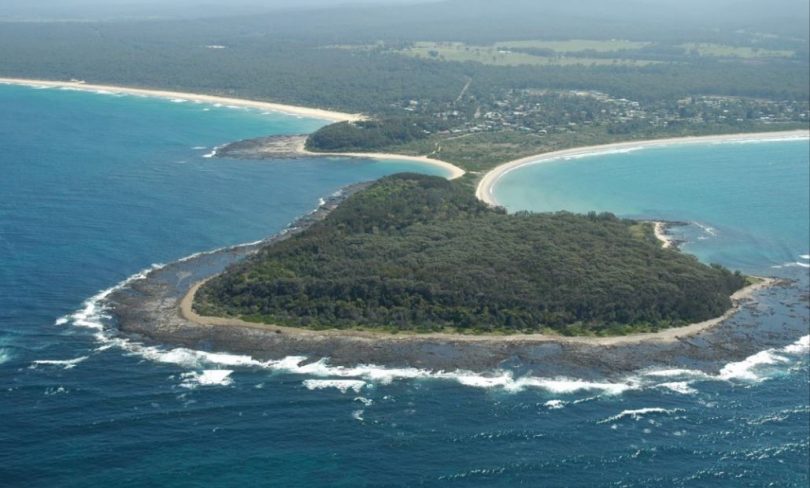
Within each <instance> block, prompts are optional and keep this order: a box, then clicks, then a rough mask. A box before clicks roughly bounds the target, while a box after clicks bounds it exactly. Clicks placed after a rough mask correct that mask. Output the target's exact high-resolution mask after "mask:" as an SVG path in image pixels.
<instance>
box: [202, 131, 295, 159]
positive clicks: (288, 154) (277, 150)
mask: <svg viewBox="0 0 810 488" xmlns="http://www.w3.org/2000/svg"><path fill="white" fill-rule="evenodd" d="M306 142H307V136H306V135H292V136H268V137H257V138H254V139H244V140H241V141H236V142H231V143H230V144H225V145H224V146H220V147H218V148H217V150H216V152H215V153H214V155H215V156H216V157H218V158H231V159H259V160H261V159H300V158H304V157H308V154H307V153H306V150H305V149H304V146H305V144H306Z"/></svg>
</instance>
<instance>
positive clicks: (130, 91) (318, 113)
mask: <svg viewBox="0 0 810 488" xmlns="http://www.w3.org/2000/svg"><path fill="white" fill-rule="evenodd" d="M0 84H4V85H16V86H29V87H47V88H68V89H71V90H78V91H86V92H91V93H92V92H95V93H98V92H105V94H106V93H113V94H114V93H121V94H126V95H135V96H145V97H152V98H162V99H168V100H187V101H190V102H200V103H210V104H221V105H231V106H236V107H242V108H254V109H259V110H266V111H269V112H276V113H280V114H286V115H294V116H296V115H297V116H302V117H309V118H314V119H319V120H325V121H329V122H356V121H359V120H364V119H365V118H366V117H365V116H364V115H362V114H349V113H345V112H337V111H333V110H324V109H319V108H311V107H301V106H297V105H285V104H281V103H273V102H261V101H257V100H248V99H244V98H231V97H224V96H218V95H203V94H199V93H188V92H177V91H171V90H160V89H150V88H133V87H126V86H117V85H97V84H94V83H85V82H79V81H54V80H35V79H27V78H4V77H0Z"/></svg>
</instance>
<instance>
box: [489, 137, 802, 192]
mask: <svg viewBox="0 0 810 488" xmlns="http://www.w3.org/2000/svg"><path fill="white" fill-rule="evenodd" d="M798 139H810V131H805V130H795V131H784V132H756V133H750V134H745V133H743V134H727V135H718V136H700V137H677V138H670V139H652V140H646V141H631V142H618V143H615V144H605V145H602V146H588V147H577V148H573V149H566V150H563V151H554V152H550V153H543V154H537V155H534V156H528V157H525V158H520V159H517V160H515V161H511V162H508V163H504V164H502V165H500V166H498V167H496V168H494V169H492V170H490V171H489V172H488V173H487V174H486V175H484V177H483V178H482V179H481V181H480V182H479V183H478V187H477V188H476V190H475V196H476V197H478V199H479V200H481V201H482V202H485V203H487V204H489V205H493V206H496V205H498V201H497V200H496V199H495V196H494V195H493V188H494V187H495V185H496V184H497V183H498V180H500V179H501V177H502V176H503V175H505V174H506V173H508V172H510V171H513V170H515V169H517V168H521V167H523V166H529V165H532V164H541V163H547V162H549V161H557V160H560V159H566V158H575V157H583V156H590V155H598V154H604V153H614V152H629V151H634V150H638V149H644V148H650V147H662V146H671V145H676V144H677V145H680V144H712V143H724V142H738V141H739V142H745V141H781V140H798Z"/></svg>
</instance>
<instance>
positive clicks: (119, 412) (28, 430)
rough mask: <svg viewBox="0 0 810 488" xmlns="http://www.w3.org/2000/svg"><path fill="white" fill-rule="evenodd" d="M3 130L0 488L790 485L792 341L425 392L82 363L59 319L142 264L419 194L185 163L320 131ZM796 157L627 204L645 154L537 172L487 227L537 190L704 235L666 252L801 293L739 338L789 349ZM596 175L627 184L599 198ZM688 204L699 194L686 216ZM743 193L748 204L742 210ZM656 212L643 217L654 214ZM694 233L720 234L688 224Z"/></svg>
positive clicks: (351, 171) (138, 353) (13, 118)
mask: <svg viewBox="0 0 810 488" xmlns="http://www.w3.org/2000/svg"><path fill="white" fill-rule="evenodd" d="M0 108H2V110H0V147H2V151H0V168H2V175H3V177H2V178H0V414H1V415H0V459H2V461H3V462H2V463H0V481H2V483H0V484H2V485H4V486H43V487H44V486H48V487H50V486H82V487H85V486H108V485H111V484H113V483H114V484H116V485H118V486H239V485H245V486H256V485H259V486H347V487H355V486H509V487H511V486H649V485H651V484H656V485H659V486H765V485H768V484H770V485H771V486H806V484H807V481H808V468H807V462H808V449H810V442H809V441H808V437H810V426H808V418H809V416H810V402H808V395H809V394H810V390H808V359H807V353H808V347H807V340H806V339H804V342H802V341H799V342H794V341H796V340H798V339H799V335H797V336H796V337H790V338H785V339H784V340H783V342H781V343H778V344H774V346H773V348H772V349H769V350H766V351H763V352H762V353H760V354H758V355H756V356H752V357H751V358H748V359H746V360H745V361H741V362H738V363H733V364H729V365H728V366H727V367H726V368H725V369H724V370H723V371H722V372H721V374H718V375H701V374H699V373H697V372H690V371H680V372H679V371H654V372H649V371H647V372H638V373H637V374H633V375H630V376H629V377H627V378H610V379H605V380H604V381H597V380H591V381H589V382H585V381H581V380H578V379H577V378H547V377H545V376H544V375H543V374H542V371H535V372H530V373H526V376H517V375H510V374H508V373H506V372H493V373H492V374H489V375H472V374H464V373H463V372H461V373H454V374H446V375H444V376H443V377H441V378H437V377H436V375H430V374H428V373H427V372H422V371H416V370H400V371H391V370H384V369H382V368H376V367H372V366H366V367H362V368H357V369H354V370H345V369H344V370H340V369H336V368H330V367H328V365H325V364H324V365H319V366H316V367H310V368H302V367H300V366H298V363H297V362H296V361H293V360H291V361H287V362H286V363H273V364H268V363H257V362H252V361H250V359H249V358H244V357H241V356H234V355H226V354H223V355H218V356H212V355H206V354H202V353H195V352H193V351H187V350H178V349H171V348H150V347H145V346H142V345H139V343H138V342H137V341H132V340H130V341H116V340H110V339H109V338H104V337H100V336H99V333H98V331H97V330H96V329H94V328H93V326H95V325H96V324H97V323H105V322H106V319H105V318H104V317H103V316H100V314H98V313H95V314H94V313H84V314H78V315H76V314H74V312H76V311H77V310H78V311H84V312H87V306H88V305H87V304H86V303H85V300H87V299H88V298H89V297H92V296H93V295H95V294H97V293H98V292H99V291H101V290H105V289H108V288H109V287H111V286H113V285H115V284H116V283H118V282H120V281H121V280H124V279H126V278H127V277H129V276H131V275H133V274H134V273H137V272H138V271H140V270H143V269H145V268H147V267H149V266H151V265H152V264H153V263H165V262H169V261H172V260H175V259H178V258H181V257H183V256H187V255H189V254H191V253H194V252H198V251H204V250H208V249H213V248H217V247H221V246H227V245H231V244H236V243H241V242H247V241H254V240H257V239H260V238H262V237H264V236H266V235H268V234H272V233H274V232H277V231H278V230H280V229H281V228H283V227H284V226H285V225H286V224H287V223H288V222H290V221H292V220H293V219H294V218H296V217H298V216H300V215H302V214H304V213H306V212H308V211H309V210H311V209H313V208H314V207H315V206H316V205H317V202H318V200H319V198H321V197H323V196H326V195H329V194H331V193H332V192H334V191H336V190H337V189H339V188H340V187H341V186H343V185H346V184H348V183H352V182H356V181H362V180H368V179H373V178H377V177H379V176H381V175H384V174H389V173H393V172H397V171H405V170H408V171H427V172H431V171H433V172H435V171H436V170H435V169H433V168H429V167H425V166H421V165H415V164H409V163H397V162H384V163H383V162H373V161H349V160H341V159H328V160H300V161H278V162H273V161H264V162H250V161H231V160H216V159H206V158H204V157H203V155H205V154H207V153H208V152H210V150H211V148H212V147H213V146H215V145H218V144H222V143H224V142H228V141H231V140H234V139H240V138H246V137H252V136H258V135H265V134H268V133H276V134H286V133H301V132H307V131H311V130H313V129H314V128H316V127H318V126H319V125H321V122H319V121H313V120H306V119H296V118H291V117H286V116H284V117H282V116H278V115H263V114H261V113H259V112H254V111H246V110H236V109H229V108H226V107H213V106H208V105H197V104H192V103H171V102H169V101H165V100H156V99H141V98H136V97H115V96H111V95H100V94H92V93H81V92H73V91H62V90H34V89H31V88H25V87H10V86H0ZM767 148H770V149H769V150H767V154H770V155H774V154H775V153H778V152H779V151H784V152H785V156H784V158H783V157H779V158H777V157H775V156H774V158H773V159H772V161H773V162H774V164H778V165H779V166H778V171H769V170H767V169H762V168H759V166H758V165H757V163H756V162H755V161H754V160H753V159H754V157H753V156H751V154H753V153H752V152H749V153H747V155H746V154H744V153H736V154H735V155H733V156H729V157H728V158H727V159H728V160H729V161H731V162H730V163H729V164H732V165H733V166H734V168H737V169H738V171H735V172H734V173H733V174H736V176H737V177H736V179H735V182H736V183H735V184H728V185H726V186H723V185H719V184H718V185H713V184H710V183H705V185H704V184H703V183H702V180H701V178H699V177H698V176H694V177H693V179H691V180H689V181H691V183H690V184H686V183H684V184H683V185H681V186H680V187H679V188H680V189H679V190H675V189H672V188H671V186H672V185H679V184H681V183H682V180H679V179H678V178H676V176H677V175H678V174H679V173H680V174H694V171H696V170H698V169H706V168H709V166H708V163H704V164H703V165H702V166H701V167H700V168H692V167H689V165H690V164H693V163H694V160H695V158H713V157H717V155H718V154H726V152H728V151H732V152H733V151H740V150H742V151H754V152H756V151H765V150H766V149H767ZM805 149H806V146H801V145H797V144H796V143H784V144H771V145H755V146H745V148H744V149H740V148H739V147H737V146H722V147H705V148H703V147H702V148H699V147H692V148H688V152H686V153H683V152H681V153H679V155H677V156H673V155H672V152H671V151H670V150H669V149H667V150H661V152H660V153H655V154H657V156H656V157H655V158H651V159H656V160H658V159H667V158H669V159H668V160H669V161H670V163H671V164H681V165H685V166H680V168H682V169H681V170H680V171H675V170H672V171H670V173H669V174H670V177H661V178H660V179H659V180H658V181H657V182H656V183H655V185H652V184H650V183H647V185H648V186H649V187H645V183H644V182H650V181H651V180H652V179H654V178H658V177H659V173H660V172H661V169H654V170H653V169H652V167H650V166H649V165H648V158H646V157H642V156H644V153H645V152H639V153H631V154H627V155H622V156H615V157H614V156H610V157H608V160H610V161H615V162H616V164H618V165H624V168H625V169H624V170H623V172H618V171H616V170H615V169H614V168H612V167H610V166H608V162H605V161H602V160H600V161H599V164H591V163H597V162H596V161H590V162H586V161H585V160H582V161H581V163H582V164H581V165H580V163H566V164H565V165H560V167H559V168H558V169H557V171H559V172H560V173H559V175H558V178H559V179H558V180H555V182H554V184H553V185H551V186H547V182H548V181H550V180H549V179H548V177H547V176H546V175H542V176H537V177H535V176H534V175H533V174H531V173H530V172H531V171H534V168H527V169H526V170H524V171H526V173H525V174H524V176H522V177H521V179H522V180H524V181H525V182H526V183H527V184H528V185H529V186H530V187H529V188H527V189H524V190H520V188H514V189H510V190H508V193H509V194H510V195H514V196H515V198H523V199H524V200H522V201H518V200H516V201H515V202H514V203H513V204H510V206H512V208H526V207H528V206H529V205H527V202H529V203H531V202H534V201H536V199H537V198H539V197H538V196H537V195H540V194H542V195H547V194H549V190H548V188H551V187H553V188H554V189H555V190H557V191H559V196H558V197H557V198H558V200H556V201H553V202H551V203H550V204H549V205H550V207H551V208H554V206H555V205H561V206H560V207H559V208H570V209H574V210H586V209H590V208H591V207H592V206H593V205H594V203H591V202H589V201H588V200H586V199H585V198H584V197H582V198H580V197H578V196H577V195H584V196H587V197H588V198H592V199H593V200H592V201H593V202H596V204H597V205H596V208H598V209H611V210H615V211H616V212H617V213H620V214H624V215H636V216H638V215H649V216H652V217H662V218H672V219H678V220H689V221H695V222H699V223H701V224H702V225H704V226H706V227H713V228H714V229H715V232H714V235H711V233H708V232H706V231H705V230H702V229H701V228H700V227H697V226H691V227H688V228H686V229H685V232H686V233H689V232H692V233H693V234H694V238H693V239H691V241H690V244H689V245H688V246H687V249H688V250H690V251H692V252H696V253H697V254H699V255H700V256H701V257H702V258H706V259H711V260H718V261H720V262H723V263H724V264H729V265H733V266H735V267H742V268H744V269H746V270H749V269H751V270H756V271H760V270H761V271H772V273H773V274H780V275H785V276H791V277H793V278H795V279H798V280H799V283H798V284H797V285H796V286H795V287H794V288H792V289H790V290H786V291H784V292H780V294H779V295H778V296H776V297H774V298H773V299H772V300H773V301H774V303H773V304H769V305H768V308H763V313H762V314H761V316H759V318H757V319H756V320H763V321H768V322H769V323H772V325H773V326H774V327H779V326H780V324H782V323H790V324H792V325H794V326H796V325H797V324H798V326H797V327H798V329H801V328H802V327H804V329H806V327H807V320H808V319H807V309H806V307H805V306H803V305H801V304H800V305H796V303H799V299H800V297H801V294H802V293H806V292H807V282H806V281H802V280H806V272H805V269H806V268H803V267H801V266H798V265H795V263H796V262H804V261H801V258H800V256H801V255H802V254H806V253H807V239H806V237H807V219H806V218H805V216H806V212H807V209H808V204H807V200H806V199H803V198H805V197H806V196H807V193H808V189H807V184H808V183H807V181H808V178H807V164H808V160H807V158H806V152H802V151H805ZM684 150H686V149H684ZM672 151H675V152H678V151H681V150H680V149H672ZM650 154H652V153H650ZM789 154H793V155H794V156H795V157H794V156H789ZM797 154H798V156H796V155H797ZM802 154H803V155H804V156H802ZM626 157H630V158H631V159H629V160H628V159H625V158H626ZM724 158H725V156H724ZM791 158H793V159H791ZM802 158H805V159H802ZM760 160H761V158H760ZM633 161H635V163H634V162H633ZM704 161H706V160H704ZM791 161H792V162H791ZM586 163H587V164H586ZM602 163H605V164H602ZM740 165H744V166H740ZM741 167H745V168H747V169H745V170H739V168H741ZM547 169H554V168H553V167H552V165H549V166H548V167H547ZM710 169H711V168H710ZM754 170H757V171H754ZM568 171H573V172H576V171H581V174H580V175H579V176H577V175H576V174H573V175H566V174H565V173H566V172H568ZM619 174H624V175H625V176H626V177H627V180H626V181H623V182H621V183H620V184H621V186H619V187H620V188H622V189H623V190H622V191H620V192H612V190H611V188H616V187H617V181H618V180H616V179H615V178H617V175H619ZM645 174H646V176H645ZM516 175H517V174H516ZM583 175H584V176H587V177H588V178H590V180H591V182H590V183H588V185H591V186H585V185H584V181H585V180H583ZM721 176H723V175H722V174H721V172H720V171H716V172H709V174H704V177H708V178H709V179H711V178H718V180H717V181H716V182H715V183H722V182H723V181H726V180H727V179H728V174H725V179H722V178H720V177H721ZM769 178H770V179H771V180H770V183H767V180H766V179H769ZM748 180H755V181H748ZM565 181H568V182H572V183H573V186H569V187H567V188H566V187H565V185H564V183H565ZM611 181H612V182H611ZM632 182H636V183H638V185H640V186H637V187H633V186H632V185H631V183H632ZM507 184H508V181H506V180H505V181H504V182H503V185H507ZM749 184H751V185H753V186H745V185H749ZM668 185H669V186H668ZM701 185H702V186H705V187H707V188H712V189H714V191H713V192H710V194H709V195H704V194H703V193H700V192H698V193H696V194H688V193H685V191H686V189H695V191H696V192H697V188H696V186H701ZM774 185H776V186H777V187H774ZM743 186H744V187H745V188H747V189H749V190H750V188H760V189H762V188H769V189H770V193H764V192H761V191H749V190H745V191H743V192H742V193H741V192H740V188H741V187H743ZM653 187H654V188H655V189H654V190H653V189H652V188H653ZM498 188H499V189H498V191H499V192H500V191H501V188H506V186H503V187H498ZM642 190H644V191H642ZM503 191H506V190H503ZM645 191H646V193H645ZM521 192H522V193H521ZM600 192H602V193H601V194H600ZM661 192H664V193H666V194H668V195H669V198H668V199H667V200H666V203H662V202H663V200H661V199H657V198H652V197H654V196H656V195H660V194H661ZM645 194H646V195H648V196H650V198H647V197H646V196H645ZM521 195H522V196H521ZM498 196H499V198H500V197H501V194H500V193H498ZM504 196H505V195H504ZM742 196H744V197H745V201H746V203H747V208H746V209H739V210H738V211H737V210H735V211H734V212H731V214H729V212H728V210H727V209H728V208H729V203H728V202H731V206H732V207H733V206H734V205H735V202H739V201H740V200H741V197H742ZM766 196H767V198H766ZM696 199H701V201H700V202H698V201H696ZM577 201H584V202H585V203H584V204H583V207H575V205H576V204H577ZM521 202H523V203H521ZM532 205H534V204H533V203H532ZM534 208H539V207H534ZM715 208H716V209H725V210H717V211H713V210H712V211H711V212H709V211H706V209H715ZM735 208H736V207H735ZM751 209H770V210H768V212H763V214H756V215H754V214H755V212H753V211H752V210H751ZM746 216H750V217H752V218H750V219H749V218H746ZM802 232H804V234H802ZM803 236H804V237H803ZM700 238H705V239H702V240H701V239H700ZM788 264H792V265H791V266H787V267H782V268H773V266H784V265H788ZM779 301H783V302H785V303H786V305H780V304H779V303H778V302H779ZM93 303H96V302H91V304H93ZM771 312H772V314H771ZM102 315H103V314H102ZM794 328H796V327H794Z"/></svg>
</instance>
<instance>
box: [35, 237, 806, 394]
mask: <svg viewBox="0 0 810 488" xmlns="http://www.w3.org/2000/svg"><path fill="white" fill-rule="evenodd" d="M258 242H261V241H258ZM258 242H257V243H258ZM252 244H256V243H252ZM237 247H241V246H237ZM209 252H216V251H209ZM200 254H205V253H198V254H196V255H197V256H198V255H200ZM191 258H192V257H191V256H190V257H187V258H184V260H188V259H191ZM162 267H164V265H161V264H154V265H152V266H151V267H150V268H148V269H145V270H143V271H141V272H140V273H137V274H135V275H133V276H131V277H130V278H128V279H126V280H124V281H122V282H121V283H119V284H117V285H115V286H114V287H111V288H109V289H107V290H103V291H101V292H99V293H98V294H96V295H94V296H93V297H91V298H89V299H88V300H86V301H85V303H84V306H83V307H82V308H81V309H80V310H78V311H76V312H74V313H73V314H70V315H68V316H65V317H63V318H62V319H64V320H62V319H60V320H59V322H61V323H67V322H70V323H71V324H73V325H75V326H77V327H83V328H88V329H91V330H93V331H94V337H95V339H96V340H97V342H98V343H99V346H98V347H97V348H96V349H95V350H94V351H95V352H101V351H106V350H108V349H111V348H118V349H120V350H122V351H124V352H125V354H127V355H134V356H139V357H141V358H143V359H146V360H149V361H153V362H156V363H163V364H173V365H177V366H180V367H182V368H187V369H189V370H191V372H190V373H188V374H187V375H185V376H183V378H182V385H183V386H186V387H193V386H198V385H207V386H211V385H222V386H224V385H229V384H231V382H232V379H231V377H230V374H231V372H232V370H230V369H224V368H251V369H261V370H270V371H273V372H279V373H286V374H295V375H301V376H308V377H309V378H308V379H306V380H305V381H304V386H305V387H306V388H308V389H311V390H318V389H323V388H337V389H339V390H341V391H344V392H345V391H349V390H352V391H355V392H359V391H360V390H361V389H362V388H364V387H366V386H368V384H369V383H372V384H374V383H376V384H389V383H391V382H393V381H402V380H443V381H453V382H456V383H458V384H460V385H464V386H468V387H473V388H481V389H500V390H503V391H505V392H510V393H516V392H521V391H524V390H538V391H544V392H547V393H551V394H556V395H571V394H575V393H581V392H591V393H595V394H598V395H621V394H622V393H625V392H628V391H633V390H640V389H647V388H664V389H667V390H669V391H671V392H674V393H678V394H684V395H691V394H694V393H695V392H696V390H695V389H694V387H693V386H692V385H693V383H695V382H699V381H726V382H739V381H743V382H759V381H763V380H765V379H767V378H769V377H771V376H773V373H774V368H777V369H781V370H784V369H785V368H784V367H785V365H790V364H792V363H795V362H796V361H797V360H801V358H804V357H806V356H807V353H808V351H810V335H808V336H804V337H802V338H801V339H799V340H798V341H796V342H794V343H793V344H790V345H788V346H785V347H783V348H779V349H768V350H765V351H760V352H758V353H756V354H754V355H752V356H749V357H748V358H746V359H744V360H742V361H737V362H732V363H729V364H726V365H725V366H724V367H723V368H721V370H720V372H719V373H718V374H716V375H711V374H708V373H705V372H703V371H698V370H688V369H657V370H647V371H641V372H639V373H636V374H633V375H629V376H627V377H625V378H623V379H621V380H619V381H608V380H605V381H589V380H584V379H577V378H567V377H553V378H551V377H538V376H516V375H515V373H513V372H512V371H506V370H496V371H491V372H489V373H476V372H472V371H465V370H456V371H432V370H426V369H419V368H386V367H382V366H378V365H373V364H359V365H356V366H352V367H346V366H335V365H331V364H330V363H329V360H328V359H320V360H318V361H311V360H309V359H308V358H307V357H304V356H289V357H286V358H283V359H280V360H269V361H260V360H257V359H254V358H252V357H250V356H247V355H239V354H228V353H214V352H206V351H199V350H194V349H188V348H182V347H175V348H171V347H164V346H150V345H145V344H142V343H140V342H137V341H134V340H131V339H128V338H124V337H121V336H118V335H115V333H114V331H113V330H111V329H110V328H109V327H106V326H105V323H107V321H109V320H110V319H111V315H110V314H109V305H108V303H107V298H108V297H109V296H110V295H111V294H112V293H113V292H115V291H117V290H120V289H122V288H124V287H126V286H128V285H130V284H131V283H132V282H134V281H137V280H141V279H144V278H146V277H147V275H148V274H149V273H151V272H152V271H154V270H157V269H161V268H162ZM85 359H87V358H86V357H82V358H76V359H73V360H64V361H62V360H60V361H56V360H41V361H37V362H35V365H36V364H43V365H44V364H51V365H61V366H63V367H65V368H66V369H69V368H72V367H74V366H75V365H76V364H78V363H80V362H81V361H84V360H85ZM558 405H563V404H556V403H555V404H549V405H547V406H548V407H550V408H551V407H554V408H557V407H558Z"/></svg>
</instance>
